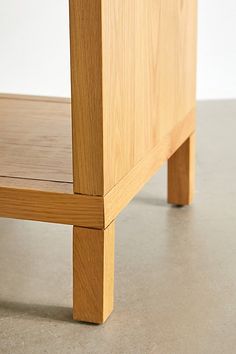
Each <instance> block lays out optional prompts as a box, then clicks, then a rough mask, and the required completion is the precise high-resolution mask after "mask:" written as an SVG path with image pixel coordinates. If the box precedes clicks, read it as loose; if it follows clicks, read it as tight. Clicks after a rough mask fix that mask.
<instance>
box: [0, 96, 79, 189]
mask: <svg viewBox="0 0 236 354" xmlns="http://www.w3.org/2000/svg"><path fill="white" fill-rule="evenodd" d="M70 109H71V106H70V104H69V102H68V100H65V102H64V101H63V100H62V99H61V100H60V99H59V100H56V99H52V100H51V101H50V100H49V99H48V98H34V97H32V96H27V97H26V96H23V97H21V96H11V95H9V96H7V97H6V96H0V151H1V157H0V176H2V177H4V176H5V177H20V178H27V179H36V180H44V181H56V182H70V183H72V182H73V178H72V151H71V145H72V143H71V140H72V139H71V121H70V116H71V114H70Z"/></svg>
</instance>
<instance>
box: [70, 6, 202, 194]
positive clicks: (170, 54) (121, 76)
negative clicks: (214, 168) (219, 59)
mask: <svg viewBox="0 0 236 354" xmlns="http://www.w3.org/2000/svg"><path fill="white" fill-rule="evenodd" d="M196 3H197V1H196V0H155V1H154V0H145V1H144V0H129V1H120V0H112V1H111V0H103V1H101V0H70V19H71V27H70V28H71V68H72V111H73V150H74V186H75V187H74V191H75V192H76V193H82V194H95V195H105V194H107V193H108V192H109V191H110V190H111V189H112V188H113V187H114V186H115V185H116V184H117V183H118V182H119V181H121V180H122V178H124V177H125V175H127V174H128V173H129V172H130V171H131V170H132V169H133V168H134V167H135V166H136V165H137V164H138V163H139V161H141V160H142V159H143V158H144V157H145V156H146V154H148V153H149V152H150V151H151V150H152V149H154V148H155V146H158V145H159V144H160V141H161V139H162V138H164V137H165V136H166V135H167V134H168V133H170V132H171V130H172V129H174V127H175V126H176V125H177V124H178V122H180V121H181V120H183V118H184V117H185V116H186V115H187V113H188V112H189V111H190V110H191V109H192V108H193V107H194V106H195V81H196V80H195V76H196V75H195V73H196Z"/></svg>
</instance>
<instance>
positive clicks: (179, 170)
mask: <svg viewBox="0 0 236 354" xmlns="http://www.w3.org/2000/svg"><path fill="white" fill-rule="evenodd" d="M194 189H195V134H193V135H191V136H190V137H189V138H188V139H187V140H186V141H185V143H183V144H182V145H181V146H180V148H179V149H178V150H177V151H176V152H175V153H174V155H172V156H171V158H170V159H169V160H168V203H170V204H175V205H188V204H190V203H191V202H192V200H193V196H194Z"/></svg>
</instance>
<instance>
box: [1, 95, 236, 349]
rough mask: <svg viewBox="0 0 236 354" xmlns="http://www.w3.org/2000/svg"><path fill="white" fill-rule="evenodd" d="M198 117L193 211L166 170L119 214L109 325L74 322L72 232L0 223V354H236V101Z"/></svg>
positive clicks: (206, 107) (204, 105)
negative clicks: (170, 196)
mask: <svg viewBox="0 0 236 354" xmlns="http://www.w3.org/2000/svg"><path fill="white" fill-rule="evenodd" d="M198 117H199V119H198V157H197V174H198V180H197V193H196V199H195V203H194V204H193V205H192V206H191V207H187V208H182V209H179V208H174V207H171V206H168V205H167V204H166V168H163V169H162V170H161V171H160V172H159V173H158V174H157V175H156V176H155V177H154V178H153V179H152V180H151V181H150V182H149V183H148V184H147V185H146V187H145V188H144V189H143V190H142V192H141V193H140V194H139V195H138V196H137V197H136V198H135V199H134V200H133V202H132V203H131V204H130V205H129V206H128V207H127V208H126V210H124V212H123V213H122V214H121V215H120V217H119V219H118V222H117V233H116V296H115V311H114V313H113V314H112V316H111V317H110V319H109V320H108V322H107V323H106V324H105V325H102V326H95V325H87V324H82V323H74V322H72V320H71V291H72V286H71V228H70V227H67V226H60V225H49V224H42V223H33V222H22V221H15V220H5V219H1V220H0V353H1V354H3V353H4V354H34V353H37V354H41V353H49V354H57V353H58V354H59V353H62V354H67V353H83V354H86V353H101V354H106V353H107V354H112V353H114V354H116V353H119V354H120V353H121V354H123V353H124V354H126V353H127V354H132V353H134V354H139V353H140V354H151V353H155V354H217V353H219V354H223V353H227V354H231V353H232V354H235V353H236V218H235V217H236V158H235V153H236V137H235V131H236V101H222V102H201V103H199V105H198Z"/></svg>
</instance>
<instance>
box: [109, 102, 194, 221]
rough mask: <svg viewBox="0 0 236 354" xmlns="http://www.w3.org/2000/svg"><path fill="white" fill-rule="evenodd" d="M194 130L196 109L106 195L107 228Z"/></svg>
mask: <svg viewBox="0 0 236 354" xmlns="http://www.w3.org/2000/svg"><path fill="white" fill-rule="evenodd" d="M194 130H195V109H194V110H192V111H191V112H190V113H189V114H188V115H187V116H186V117H185V119H184V120H183V121H182V122H179V123H178V125H177V126H176V127H175V128H174V129H173V130H172V131H171V133H169V134H167V135H166V137H164V138H163V139H162V140H161V142H160V144H159V145H157V146H156V147H155V148H154V149H152V150H151V151H150V152H149V153H148V154H146V156H145V157H144V158H143V159H142V160H141V161H140V162H139V163H138V164H137V165H136V166H135V167H134V168H133V169H132V170H131V171H130V172H129V173H128V174H127V175H126V176H125V177H124V178H123V179H122V180H121V181H120V182H119V183H118V184H117V185H116V186H115V187H114V188H113V189H112V190H111V191H110V192H109V193H107V194H106V195H105V198H104V210H105V226H106V225H109V224H110V223H111V222H112V221H113V220H114V219H115V218H116V217H117V216H118V215H119V213H120V212H121V210H122V209H123V208H124V207H125V206H126V205H127V204H128V203H129V202H130V201H131V199H132V198H133V197H134V196H135V195H136V194H137V193H138V191H139V190H140V189H141V188H142V187H143V186H144V184H145V183H146V182H147V181H148V180H149V178H150V177H151V176H153V175H154V173H155V172H156V171H157V170H158V169H159V168H160V167H161V166H162V165H163V164H164V163H165V162H166V161H167V160H168V159H169V158H170V157H171V156H172V155H173V154H174V153H175V151H176V150H177V149H178V148H179V147H180V146H181V144H182V143H183V141H186V139H187V138H188V137H189V136H190V135H191V134H192V133H193V132H194Z"/></svg>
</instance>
